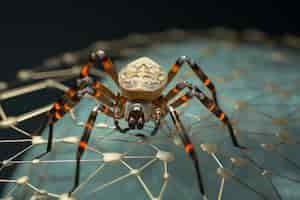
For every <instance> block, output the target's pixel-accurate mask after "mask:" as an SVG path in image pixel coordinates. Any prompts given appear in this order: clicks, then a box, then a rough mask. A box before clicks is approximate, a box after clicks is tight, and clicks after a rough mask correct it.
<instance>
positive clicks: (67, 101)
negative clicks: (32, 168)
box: [35, 81, 116, 159]
mask: <svg viewBox="0 0 300 200" xmlns="http://www.w3.org/2000/svg"><path fill="white" fill-rule="evenodd" d="M105 88H106V87H105V86H104V85H102V84H101V83H100V82H99V81H96V82H95V83H94V84H93V85H92V87H91V86H86V87H85V88H83V89H81V90H79V89H78V88H75V87H74V88H71V89H69V91H68V92H67V93H66V94H65V95H63V96H62V97H61V98H60V99H59V100H58V101H56V102H55V103H54V104H53V107H52V109H51V110H50V111H49V112H48V120H47V121H46V122H44V124H43V125H42V127H46V126H47V125H49V132H48V142H47V149H46V152H43V153H42V154H40V155H38V156H36V157H35V159H40V158H42V157H43V156H45V155H47V154H48V153H49V152H51V150H52V143H53V128H54V124H55V123H56V122H57V121H58V120H60V119H61V118H62V117H63V116H64V115H65V114H66V113H68V112H69V111H70V110H71V109H72V108H73V107H75V106H76V105H77V104H78V103H79V101H80V99H81V97H82V96H84V94H85V93H89V94H90V95H92V97H94V98H96V99H97V100H98V101H101V102H104V103H106V104H108V105H113V103H112V102H111V101H110V100H109V99H107V98H105V94H107V90H109V89H107V90H106V89H105ZM109 92H110V90H109ZM111 95H114V94H113V93H112V92H111ZM109 97H110V96H109ZM112 97H113V98H114V100H116V97H115V96H112ZM106 112H107V113H108V114H109V115H111V116H113V113H112V111H110V110H109V109H106ZM40 131H42V129H40Z"/></svg>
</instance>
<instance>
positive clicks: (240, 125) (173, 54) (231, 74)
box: [4, 39, 300, 200]
mask: <svg viewBox="0 0 300 200" xmlns="http://www.w3.org/2000/svg"><path fill="white" fill-rule="evenodd" d="M226 44H227V43H225V42H223V41H215V40H208V39H194V40H187V41H186V42H179V43H162V44H159V45H155V46H153V47H149V48H145V49H143V50H140V51H139V52H137V53H136V54H135V55H134V56H132V57H130V58H128V59H123V60H116V61H115V64H116V66H118V67H119V68H121V67H122V66H124V65H126V63H128V62H131V61H132V60H134V59H136V58H138V57H140V56H147V57H150V58H152V59H153V60H155V61H156V62H158V63H160V64H161V65H162V66H163V67H164V68H165V69H166V70H168V69H169V68H170V66H171V64H172V63H173V62H174V61H175V60H176V58H177V57H179V56H181V55H187V56H189V57H191V58H193V59H194V60H195V61H196V62H197V63H199V64H200V65H201V66H202V68H203V70H204V71H205V72H206V73H207V75H208V76H209V77H211V79H212V80H213V82H214V83H215V86H216V88H217V92H218V97H219V102H220V104H221V107H222V109H223V110H224V111H225V112H226V113H228V116H229V117H230V119H231V120H232V121H233V122H234V126H235V128H236V130H237V131H238V139H239V141H240V143H241V144H243V145H245V146H247V147H249V148H250V151H249V152H248V153H246V154H242V153H241V152H240V151H239V150H238V149H235V148H234V147H233V146H232V144H231V141H230V138H229V134H228V132H227V129H226V128H224V127H222V124H221V123H220V122H219V121H218V120H217V119H216V118H215V117H214V116H212V115H211V114H210V113H208V111H206V110H205V109H204V107H203V106H202V105H201V104H200V103H199V102H197V101H194V100H192V101H191V102H190V103H189V105H188V106H186V107H183V108H181V109H179V110H180V112H181V116H182V119H183V121H184V124H185V125H186V127H187V129H188V130H189V135H190V136H191V138H192V140H193V143H194V144H195V145H196V149H197V152H198V157H199V161H200V166H201V172H202V173H203V180H204V185H205V189H206V190H207V193H208V197H209V199H217V196H218V192H219V187H220V184H221V177H220V176H218V175H217V174H216V170H217V168H218V167H219V166H218V164H217V163H216V161H215V160H214V159H213V157H212V156H210V155H209V154H208V153H207V152H204V151H202V150H201V148H200V144H203V143H213V144H217V145H218V149H219V151H218V153H217V157H218V158H219V159H220V160H221V162H222V163H223V165H224V167H225V168H226V169H228V170H230V171H231V172H232V173H234V175H235V176H234V177H233V178H229V177H227V178H226V179H225V184H224V192H223V199H225V200H235V199H243V200H254V199H270V200H273V199H278V200H279V199H283V200H297V199H300V191H299V188H300V184H299V183H300V167H299V165H300V158H299V156H297V153H298V152H299V150H300V148H299V144H297V142H296V144H285V143H284V142H282V141H280V138H279V137H277V136H276V134H277V133H279V132H280V131H288V132H289V133H290V134H291V135H293V137H294V138H295V139H294V141H300V135H299V134H300V125H299V123H298V121H299V119H300V114H299V108H300V92H299V89H300V87H299V85H300V66H299V65H300V57H299V51H298V50H293V49H284V48H279V47H270V46H266V45H258V44H246V43H245V44H240V45H239V46H237V47H233V48H229V47H227V46H226ZM205 48H211V49H212V50H213V53H212V54H208V53H205ZM278 53H279V54H280V55H281V56H282V57H279V58H277V57H276V55H278ZM191 72H192V71H191V70H190V69H189V68H188V67H187V66H186V68H184V69H183V70H182V71H180V72H179V74H178V75H177V76H176V81H180V80H189V81H190V82H192V83H194V84H197V85H199V86H201V88H202V89H203V90H204V91H206V92H208V91H207V90H206V89H205V88H204V87H203V86H202V84H201V82H200V81H199V80H198V79H197V78H196V77H195V76H194V75H193V74H192V73H191ZM222 80H224V82H223V81H222ZM176 81H174V82H173V83H172V84H170V86H169V88H167V89H166V90H165V92H167V91H168V90H169V89H170V88H171V87H173V86H174V84H175V83H176ZM104 82H105V83H106V84H107V85H108V86H109V87H110V88H111V89H112V90H113V91H118V89H117V88H116V86H115V85H114V84H113V83H112V81H110V80H104ZM236 101H243V102H246V103H247V105H248V106H246V107H244V108H240V109H237V108H236V105H235V102H236ZM93 105H94V103H93V102H92V101H90V100H87V99H85V100H83V101H82V102H81V103H80V104H79V105H78V106H77V107H76V109H75V113H76V116H77V117H78V120H79V121H83V122H84V121H86V118H87V116H88V114H89V112H90V111H91V109H92V108H93ZM206 116H207V118H206ZM197 117H203V118H201V120H200V121H199V120H197ZM277 118H282V119H284V120H286V121H287V123H283V124H276V123H274V119H277ZM98 122H105V123H107V124H109V125H113V123H112V120H111V119H110V118H107V117H105V116H101V115H100V116H99V117H98V119H97V123H98ZM166 124H167V125H168V126H170V129H169V128H168V127H167V126H166V125H165V126H164V127H163V128H162V129H161V130H160V131H159V133H158V135H157V136H155V137H153V138H150V139H149V141H147V142H145V143H143V144H141V143H138V142H137V141H139V139H138V138H135V137H133V136H130V135H122V134H120V133H117V132H115V131H112V130H111V129H106V128H96V129H95V130H94V131H93V136H92V138H91V140H90V146H91V147H93V148H95V149H97V150H98V151H100V152H101V153H103V152H120V153H126V155H128V156H137V155H141V156H149V155H152V156H155V154H156V150H155V148H153V146H151V145H155V147H157V148H159V149H162V150H164V151H169V152H172V153H173V154H174V155H175V160H174V161H172V162H170V163H169V164H168V171H169V173H170V178H169V181H168V184H167V187H166V190H165V192H164V195H163V196H162V197H163V198H162V199H167V200H169V199H172V200H177V199H178V200H179V199H180V200H182V199H187V200H188V199H191V200H194V199H201V197H200V193H199V191H198V190H197V187H196V179H195V178H194V176H195V173H194V169H193V166H192V162H191V161H190V159H189V157H188V156H187V155H186V154H185V152H184V150H183V148H182V147H181V146H180V145H179V146H178V145H175V144H174V142H173V141H174V140H173V138H174V135H176V132H175V131H174V127H173V126H172V124H171V122H170V119H169V118H167V119H166ZM148 126H149V127H146V129H145V130H144V134H148V133H149V130H151V129H150V128H151V127H153V126H152V124H150V125H148ZM46 131H47V130H46ZM82 132H83V128H82V127H81V126H78V125H76V123H74V121H72V119H71V118H70V116H69V115H66V116H65V117H64V118H63V119H62V120H61V121H59V122H58V123H57V124H56V127H55V138H63V137H67V136H78V137H79V136H81V134H82ZM129 134H130V133H129ZM43 136H44V137H46V133H44V134H43ZM102 136H105V137H104V139H103V138H102V139H99V137H102ZM128 141H131V142H128ZM269 143H271V144H278V148H277V150H276V151H275V150H273V151H266V150H264V149H263V148H261V146H260V144H269ZM45 147H46V146H45V145H40V146H38V147H34V148H33V149H32V151H30V152H28V153H27V154H26V156H24V157H23V160H31V159H32V158H33V157H34V155H37V154H39V152H41V151H43V149H44V148H45ZM76 148H77V146H76V145H74V144H65V143H56V144H55V146H54V151H53V152H52V153H51V154H49V155H47V157H44V158H43V160H63V159H66V160H73V159H75V152H76ZM285 156H286V157H285ZM231 157H240V158H244V159H246V160H247V164H245V165H244V166H242V167H237V166H235V165H233V164H232V163H231V162H230V158H231ZM84 159H86V160H87V159H89V160H91V159H98V160H99V161H97V162H86V163H83V164H82V169H81V181H83V180H85V179H86V178H87V177H88V176H89V175H90V174H92V173H93V172H94V171H95V170H96V169H97V168H98V167H99V166H100V165H101V164H102V163H103V162H102V161H101V159H103V156H102V155H101V154H98V153H94V152H92V151H88V152H87V153H86V154H85V155H84ZM150 160H151V158H145V159H132V158H128V159H124V161H126V162H128V164H130V166H132V167H133V168H139V167H141V166H143V165H144V164H145V163H146V162H147V161H150ZM74 169H75V165H74V163H73V162H64V163H47V164H42V163H41V164H36V165H32V164H22V165H19V166H18V167H17V170H16V171H15V173H14V175H13V177H21V176H29V178H30V183H31V184H32V185H34V186H35V187H37V188H40V189H43V190H46V191H48V192H50V193H54V194H62V193H66V192H68V191H69V189H70V188H71V187H72V185H73V179H74V173H75V171H74ZM264 169H265V170H270V171H272V172H273V173H272V175H271V176H268V175H266V176H263V175H261V173H262V172H263V170H264ZM128 171H129V170H128V168H126V166H124V165H123V164H121V163H120V162H114V163H108V164H105V166H104V168H103V170H101V171H100V172H99V173H98V174H97V175H96V176H94V177H93V179H92V180H91V181H90V182H89V183H88V184H86V185H85V186H84V187H82V189H80V190H79V191H78V192H77V193H76V194H75V196H76V197H77V198H78V199H85V198H88V199H111V200H118V199H131V200H134V199H136V200H141V199H150V198H149V196H148V195H147V193H146V191H145V190H144V189H143V187H142V185H141V184H140V182H139V181H138V179H137V177H136V176H135V175H132V176H130V177H128V178H126V179H124V180H122V181H120V182H117V183H115V184H112V185H111V186H108V187H106V188H104V189H103V190H100V191H97V192H94V193H92V190H93V189H95V188H97V187H98V186H100V185H101V184H103V183H106V182H109V181H111V180H113V179H115V178H116V177H120V176H122V175H124V174H127V173H128ZM163 172H164V170H163V163H162V162H161V161H155V162H154V163H153V164H151V165H150V166H149V167H147V168H146V169H145V170H143V172H142V173H141V177H142V179H143V180H144V181H145V183H146V185H147V186H148V187H149V189H150V191H151V192H152V193H153V196H154V197H157V196H158V195H159V192H160V189H161V187H162V184H163ZM11 187H13V184H6V188H5V189H6V191H5V192H4V194H6V192H7V191H8V190H9V188H11ZM12 195H13V196H14V197H15V198H16V199H30V197H31V196H32V195H33V192H32V191H30V190H29V189H28V188H27V189H24V187H19V188H18V189H17V190H16V191H15V192H14V193H13V194H12ZM49 199H51V198H50V197H49ZM53 199H54V198H53Z"/></svg>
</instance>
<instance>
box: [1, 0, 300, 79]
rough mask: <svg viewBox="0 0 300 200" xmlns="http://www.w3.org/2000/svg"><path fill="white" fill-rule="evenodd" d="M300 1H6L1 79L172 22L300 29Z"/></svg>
mask: <svg viewBox="0 0 300 200" xmlns="http://www.w3.org/2000/svg"><path fill="white" fill-rule="evenodd" d="M297 7H298V6H297V5H295V4H292V3H291V2H287V1H281V2H279V1H278V2H277V1H270V0H267V1H263V0H261V1H258V0H251V1H233V2H229V1H216V0H214V1H213V0H206V1H204V0H202V1H200V0H198V1H193V2H189V1H175V0H173V1H160V2H159V3H158V2H154V1H146V0H140V1H135V0H131V1H129V0H128V1H125V0H123V1H122V0H120V1H112V0H108V1H104V0H99V1H71V0H65V1H30V2H29V1H10V2H8V1H4V2H1V4H0V27H1V29H0V58H1V69H2V70H4V71H3V72H4V73H2V74H1V75H0V80H6V79H9V78H11V77H12V76H13V75H14V73H15V70H16V69H19V68H21V67H26V68H30V67H31V66H35V65H37V64H40V63H41V62H42V60H44V59H45V58H47V57H49V56H53V55H57V54H58V53H61V52H64V51H67V50H76V49H79V48H83V47H86V46H87V45H89V44H90V43H92V42H93V41H95V40H99V39H110V38H115V37H121V36H125V35H127V34H128V33H131V32H148V31H162V30H166V29H168V28H184V29H201V28H207V27H211V26H225V27H229V28H234V29H237V30H239V29H245V28H256V29H259V30H262V31H265V32H267V33H269V34H284V33H293V34H299V30H300V26H299V14H298V12H299V11H297Z"/></svg>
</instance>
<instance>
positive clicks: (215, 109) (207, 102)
mask: <svg viewBox="0 0 300 200" xmlns="http://www.w3.org/2000/svg"><path fill="white" fill-rule="evenodd" d="M189 89H190V91H189V92H187V93H186V94H184V95H183V96H181V97H180V98H178V99H177V100H175V101H174V102H172V103H171V104H170V106H172V107H174V108H177V107H179V106H181V105H182V104H183V103H186V102H187V101H189V100H190V99H191V98H193V97H196V98H197V99H198V100H199V101H200V102H201V103H202V104H203V105H204V106H205V107H206V108H207V109H208V110H209V111H210V112H212V113H213V114H214V115H215V116H216V117H217V118H218V119H219V120H220V121H221V122H223V123H224V124H225V125H226V126H227V128H228V131H229V134H230V138H231V141H232V143H233V145H234V146H235V147H238V148H240V149H242V150H246V149H247V148H246V147H244V146H241V145H240V144H239V143H238V140H237V138H236V136H235V134H234V130H233V127H232V124H231V122H230V120H229V118H228V116H227V115H226V114H225V113H224V112H223V111H222V110H221V108H220V107H219V106H218V105H217V104H216V103H215V102H214V101H213V100H212V99H210V98H209V97H208V96H207V95H205V94H204V93H203V92H202V91H201V90H200V89H199V88H198V87H196V86H194V87H192V88H189Z"/></svg>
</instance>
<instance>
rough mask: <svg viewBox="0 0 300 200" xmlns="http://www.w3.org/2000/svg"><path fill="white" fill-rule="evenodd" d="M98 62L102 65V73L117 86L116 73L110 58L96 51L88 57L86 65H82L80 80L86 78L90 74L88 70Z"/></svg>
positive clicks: (101, 51) (100, 51)
mask: <svg viewBox="0 0 300 200" xmlns="http://www.w3.org/2000/svg"><path fill="white" fill-rule="evenodd" d="M98 61H99V62H100V63H101V64H102V66H103V69H104V71H105V72H106V73H107V74H109V75H110V76H111V78H112V79H113V80H114V82H115V83H116V84H117V85H119V81H118V74H117V71H116V69H115V67H114V66H113V63H112V61H111V59H110V57H109V56H107V55H106V54H105V52H104V51H103V50H96V51H95V52H92V53H91V54H90V55H89V61H88V63H86V64H84V65H83V66H82V68H81V71H80V78H81V79H84V78H87V77H88V76H89V74H90V70H91V69H92V68H93V67H95V65H97V62H98Z"/></svg>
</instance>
